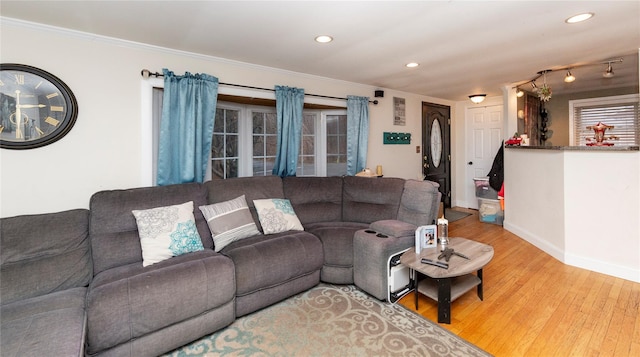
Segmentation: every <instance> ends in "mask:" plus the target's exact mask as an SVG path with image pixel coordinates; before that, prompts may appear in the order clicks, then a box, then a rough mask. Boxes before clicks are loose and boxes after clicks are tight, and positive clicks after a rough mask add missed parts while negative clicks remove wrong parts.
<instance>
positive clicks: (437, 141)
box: [431, 119, 442, 167]
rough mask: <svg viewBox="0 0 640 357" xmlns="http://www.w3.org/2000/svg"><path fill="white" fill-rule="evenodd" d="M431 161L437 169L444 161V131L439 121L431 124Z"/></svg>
mask: <svg viewBox="0 0 640 357" xmlns="http://www.w3.org/2000/svg"><path fill="white" fill-rule="evenodd" d="M431 161H433V166H435V167H438V166H440V162H441V161H442V131H441V130H440V121H438V119H434V120H433V123H432V124H431Z"/></svg>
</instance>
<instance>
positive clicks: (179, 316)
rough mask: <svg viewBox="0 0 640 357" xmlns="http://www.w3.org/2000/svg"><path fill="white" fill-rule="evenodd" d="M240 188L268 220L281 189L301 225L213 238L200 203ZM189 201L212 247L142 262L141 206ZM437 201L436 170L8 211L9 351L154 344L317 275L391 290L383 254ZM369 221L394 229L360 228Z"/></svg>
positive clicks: (102, 350) (227, 184)
mask: <svg viewBox="0 0 640 357" xmlns="http://www.w3.org/2000/svg"><path fill="white" fill-rule="evenodd" d="M241 195H244V196H245V198H246V202H247V205H248V206H249V210H250V212H251V214H252V216H253V220H254V222H255V223H256V225H257V227H258V228H259V229H260V230H261V231H262V226H261V225H260V220H259V217H258V214H257V211H256V209H255V207H254V204H253V200H260V199H274V198H281V199H288V200H289V201H290V203H291V206H292V207H293V209H294V211H295V215H296V216H297V218H298V219H299V221H300V223H301V224H302V226H303V227H304V230H288V231H283V232H279V233H275V234H257V235H254V236H250V237H247V238H244V239H241V240H237V241H234V242H232V243H230V244H228V245H227V246H225V247H224V248H222V249H221V250H219V249H215V246H214V240H213V239H212V234H211V231H210V229H209V226H208V224H207V220H206V219H205V217H204V216H203V214H202V212H201V211H200V210H199V209H198V208H197V207H200V206H206V205H210V204H216V203H221V202H226V201H229V200H232V199H234V198H237V197H238V196H241ZM186 201H192V202H193V206H194V210H193V215H194V219H195V227H196V229H197V232H198V234H199V236H200V239H201V241H202V247H203V248H204V249H201V250H198V251H194V252H190V253H186V254H182V255H179V256H175V257H173V258H170V259H167V260H163V261H160V262H158V263H155V264H152V265H149V266H143V263H142V262H143V252H142V248H141V240H140V236H139V232H138V226H137V224H136V218H135V217H134V216H133V214H132V211H133V210H144V209H149V208H155V207H163V206H169V205H177V204H181V203H184V202H186ZM439 202H440V193H439V192H438V184H437V183H433V182H429V181H415V180H404V179H399V178H362V177H350V176H346V177H286V178H280V177H276V176H270V177H246V178H234V179H227V180H215V181H209V182H206V183H204V184H197V183H191V184H181V185H172V186H163V187H146V188H134V189H128V190H112V191H102V192H98V193H96V194H94V195H93V196H92V197H91V199H90V204H89V210H82V209H79V210H71V211H66V212H59V213H51V214H41V215H30V216H17V217H10V218H2V220H1V221H0V224H1V232H2V237H1V243H2V246H1V247H0V249H1V257H2V261H1V263H2V265H1V275H0V288H1V289H0V290H1V298H2V302H1V303H2V306H1V309H2V310H1V315H0V318H1V325H2V326H1V345H0V353H1V354H2V356H30V355H34V356H35V355H38V356H42V355H55V356H82V355H87V356H94V355H101V356H155V355H159V354H162V353H164V352H168V351H171V350H173V349H175V348H178V347H180V346H182V345H185V344H188V343H189V342H191V341H194V340H196V339H198V338H200V337H202V336H204V335H207V334H210V333H212V332H215V331H217V330H219V329H222V328H224V327H226V326H227V325H229V324H230V323H231V322H233V321H234V320H235V319H236V318H237V317H240V316H243V315H247V314H250V313H252V312H254V311H257V310H259V309H262V308H264V307H266V306H269V305H271V304H274V303H276V302H278V301H281V300H283V299H286V298H288V297H290V296H292V295H295V294H297V293H299V292H302V291H305V290H307V289H309V288H311V287H313V286H315V285H316V284H318V283H319V282H320V281H324V282H328V283H334V284H356V285H357V286H358V287H360V288H361V289H362V290H364V291H366V292H368V293H369V294H371V295H373V296H375V297H377V298H379V299H385V298H386V295H385V292H384V291H385V289H386V283H387V281H386V275H385V274H384V269H386V264H387V259H388V257H389V256H390V255H391V254H392V253H396V252H398V251H400V250H402V249H406V248H409V247H410V246H412V245H413V242H414V240H413V231H415V228H416V227H417V226H419V225H425V224H431V223H432V222H433V221H434V220H435V219H436V216H437V213H438V208H439ZM371 229H374V230H376V231H377V232H381V233H383V234H385V235H387V236H389V237H388V238H380V237H375V235H372V237H371V239H369V238H368V237H369V236H368V235H366V234H362V232H363V231H364V230H371ZM356 236H357V239H355V238H354V237H356ZM383 237H384V236H383ZM216 250H219V251H216Z"/></svg>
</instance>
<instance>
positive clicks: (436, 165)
mask: <svg viewBox="0 0 640 357" xmlns="http://www.w3.org/2000/svg"><path fill="white" fill-rule="evenodd" d="M422 173H423V175H424V177H425V179H426V180H429V181H435V182H437V183H438V184H440V193H442V202H443V205H444V207H445V208H449V207H451V108H450V107H449V106H445V105H440V104H434V103H426V102H422Z"/></svg>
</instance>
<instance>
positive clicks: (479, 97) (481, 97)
mask: <svg viewBox="0 0 640 357" xmlns="http://www.w3.org/2000/svg"><path fill="white" fill-rule="evenodd" d="M486 96H487V95H486V94H472V95H470V96H469V99H471V101H472V102H474V103H475V104H480V103H482V102H484V98H485V97H486Z"/></svg>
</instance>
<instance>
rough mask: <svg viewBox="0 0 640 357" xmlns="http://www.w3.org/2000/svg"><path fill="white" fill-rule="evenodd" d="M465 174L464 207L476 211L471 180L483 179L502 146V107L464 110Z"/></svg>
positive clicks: (476, 201)
mask: <svg viewBox="0 0 640 357" xmlns="http://www.w3.org/2000/svg"><path fill="white" fill-rule="evenodd" d="M465 121H466V128H467V129H466V133H465V134H466V135H465V137H466V155H465V157H466V160H465V161H466V162H467V164H466V167H467V169H466V175H465V183H464V185H465V188H466V189H465V193H466V194H465V196H466V206H467V208H474V209H477V208H478V199H477V198H476V193H475V192H476V191H475V185H474V182H473V179H474V178H476V177H486V176H487V175H489V171H491V166H492V165H493V160H494V159H495V157H496V154H497V153H498V150H499V149H500V146H501V145H502V139H503V137H504V135H503V133H502V131H503V125H504V122H503V106H502V105H489V106H485V107H473V108H469V109H467V114H466V120H465Z"/></svg>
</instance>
